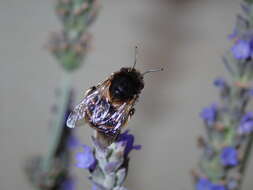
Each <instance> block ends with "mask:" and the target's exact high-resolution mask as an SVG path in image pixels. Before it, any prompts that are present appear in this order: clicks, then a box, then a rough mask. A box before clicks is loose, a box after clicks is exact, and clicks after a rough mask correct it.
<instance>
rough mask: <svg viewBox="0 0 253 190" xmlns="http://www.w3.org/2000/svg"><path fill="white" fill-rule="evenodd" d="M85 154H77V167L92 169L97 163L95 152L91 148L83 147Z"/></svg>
mask: <svg viewBox="0 0 253 190" xmlns="http://www.w3.org/2000/svg"><path fill="white" fill-rule="evenodd" d="M83 148H84V152H79V153H77V154H76V160H77V163H76V166H77V167H79V168H85V169H91V167H92V166H93V165H94V163H96V160H95V157H94V155H93V151H92V149H91V148H90V147H88V146H86V145H83Z"/></svg>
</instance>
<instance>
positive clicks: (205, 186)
mask: <svg viewBox="0 0 253 190" xmlns="http://www.w3.org/2000/svg"><path fill="white" fill-rule="evenodd" d="M211 188H212V183H211V182H210V181H209V180H208V179H206V178H200V179H199V180H198V182H197V183H196V190H212V189H211Z"/></svg>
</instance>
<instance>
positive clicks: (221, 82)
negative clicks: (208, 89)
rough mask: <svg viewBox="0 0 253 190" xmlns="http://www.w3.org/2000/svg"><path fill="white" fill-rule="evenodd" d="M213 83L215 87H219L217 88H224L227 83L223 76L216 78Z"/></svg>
mask: <svg viewBox="0 0 253 190" xmlns="http://www.w3.org/2000/svg"><path fill="white" fill-rule="evenodd" d="M213 84H214V86H217V87H219V88H225V87H226V85H227V83H226V81H225V79H224V78H221V77H219V78H216V79H215V80H214V81H213Z"/></svg>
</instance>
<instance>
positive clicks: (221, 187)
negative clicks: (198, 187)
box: [211, 184, 227, 190]
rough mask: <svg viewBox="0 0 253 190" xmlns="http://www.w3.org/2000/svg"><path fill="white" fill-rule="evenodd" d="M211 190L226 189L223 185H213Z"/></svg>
mask: <svg viewBox="0 0 253 190" xmlns="http://www.w3.org/2000/svg"><path fill="white" fill-rule="evenodd" d="M211 190H227V188H226V187H225V186H224V185H220V184H213V185H212V188H211Z"/></svg>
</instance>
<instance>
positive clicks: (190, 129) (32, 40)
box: [0, 0, 253, 190]
mask: <svg viewBox="0 0 253 190" xmlns="http://www.w3.org/2000/svg"><path fill="white" fill-rule="evenodd" d="M239 3H240V1H239V0H167V1H166V0H127V1H123V0H106V1H103V2H102V4H103V9H102V10H101V13H100V15H99V18H98V20H97V22H96V23H95V25H93V27H92V29H91V31H92V32H93V34H94V41H93V42H94V43H93V47H94V48H93V50H92V52H91V53H90V55H89V57H88V59H87V61H86V63H85V65H84V66H83V67H82V68H81V69H80V70H79V71H77V72H76V73H75V74H74V87H75V88H76V89H77V93H76V96H77V97H76V101H78V100H79V99H80V98H81V96H82V93H83V92H84V91H85V90H86V89H87V88H88V87H90V86H91V85H94V84H97V83H98V82H99V81H101V80H103V79H104V78H105V77H107V76H108V75H109V74H110V73H111V72H113V71H115V70H118V69H119V68H120V67H122V66H130V65H132V63H133V47H134V45H135V44H138V45H139V46H140V50H139V52H140V53H139V60H138V65H137V68H138V69H140V70H142V71H145V70H147V69H151V68H157V67H161V66H162V67H164V68H165V71H164V72H161V73H156V74H152V75H149V76H147V77H146V78H145V82H146V86H145V89H144V91H143V93H142V95H141V97H140V101H139V103H138V104H137V106H136V114H135V116H134V117H133V119H132V120H131V122H130V123H129V126H128V127H129V128H130V129H131V130H132V132H133V133H134V134H135V135H136V143H137V144H142V145H143V149H142V150H141V151H140V152H133V153H132V155H131V163H130V173H129V176H128V179H127V184H126V185H127V187H128V188H129V189H132V190H144V189H145V190H154V189H171V190H189V189H192V184H191V180H190V177H189V170H190V168H192V167H194V166H195V164H196V162H197V160H198V158H199V154H200V150H197V148H196V146H195V145H196V142H195V139H196V137H197V135H199V134H203V133H204V130H203V128H202V122H201V120H200V119H199V117H198V113H199V111H200V109H201V108H202V107H203V106H206V105H207V104H209V103H210V102H212V101H215V100H217V92H216V90H215V88H214V87H213V86H212V80H213V78H214V77H216V76H219V75H221V74H222V73H223V72H224V69H223V65H222V64H221V59H220V56H221V55H222V53H223V52H224V50H225V49H226V48H227V47H229V42H228V41H227V39H226V36H227V35H228V34H229V33H230V32H231V31H232V29H233V26H234V23H235V14H236V13H238V12H239V11H240V6H239ZM52 7H53V1H51V0H1V1H0V27H1V28H0V58H1V64H0V92H1V93H0V113H1V114H0V121H1V127H0V168H1V169H0V190H16V189H19V190H29V189H32V188H31V186H30V185H29V183H28V182H27V180H26V178H25V176H24V175H23V171H22V167H23V164H24V161H25V160H26V159H27V158H29V157H30V156H32V155H36V154H45V153H47V150H48V145H49V140H50V131H51V130H50V129H49V127H48V123H49V121H50V119H51V118H52V115H51V113H50V112H49V110H50V107H51V105H52V104H53V103H54V102H55V99H56V98H55V95H54V89H55V88H56V87H57V86H58V84H59V80H60V79H61V76H62V72H61V69H60V66H59V65H58V64H56V62H55V60H54V58H53V57H51V56H50V54H49V53H48V52H47V51H46V50H45V49H43V48H42V47H43V44H45V42H46V38H47V36H48V32H49V31H53V30H57V29H59V28H60V24H59V22H58V20H57V18H56V17H55V15H54V13H53V8H52ZM76 132H77V135H78V136H79V137H80V138H81V139H82V142H83V143H86V144H90V137H89V136H90V134H91V130H90V129H89V128H88V127H81V128H78V129H77V130H76ZM250 170H251V172H250ZM248 171H249V172H248V175H247V178H246V181H245V185H244V190H252V185H253V182H252V180H251V178H252V174H253V173H252V165H251V169H248ZM73 173H74V174H75V175H76V176H78V178H79V184H78V189H80V190H81V189H89V188H90V185H89V182H88V180H87V178H86V176H87V175H88V173H87V172H85V171H83V170H81V169H78V168H73Z"/></svg>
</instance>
